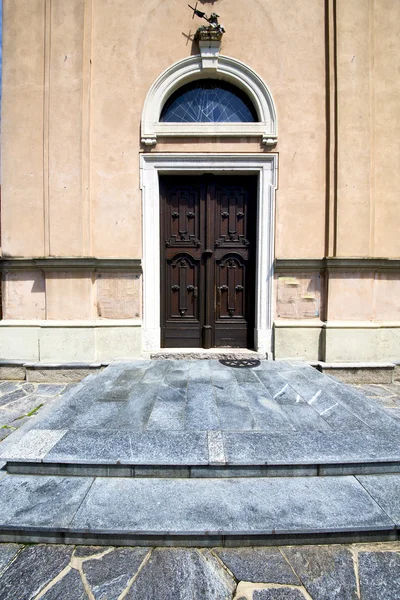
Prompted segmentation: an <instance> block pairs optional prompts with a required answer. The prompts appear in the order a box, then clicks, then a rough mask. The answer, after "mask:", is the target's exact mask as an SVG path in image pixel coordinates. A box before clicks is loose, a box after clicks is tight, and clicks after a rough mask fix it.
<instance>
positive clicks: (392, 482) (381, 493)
mask: <svg viewBox="0 0 400 600" xmlns="http://www.w3.org/2000/svg"><path fill="white" fill-rule="evenodd" d="M357 479H358V481H359V482H360V483H361V485H363V486H364V488H365V489H366V490H367V492H368V493H369V494H371V496H373V498H375V500H376V502H377V503H378V504H379V506H381V507H382V508H383V510H384V511H385V512H386V513H387V514H388V515H389V516H390V518H391V519H392V520H393V521H394V522H395V523H396V525H397V526H398V527H400V477H399V476H396V475H368V476H362V475H359V476H358V477H357Z"/></svg>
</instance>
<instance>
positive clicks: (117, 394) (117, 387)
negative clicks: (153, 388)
mask: <svg viewBox="0 0 400 600" xmlns="http://www.w3.org/2000/svg"><path fill="white" fill-rule="evenodd" d="M147 369H148V367H147V366H143V367H136V368H128V369H125V370H124V371H123V372H122V373H121V374H120V375H119V376H118V377H117V379H115V381H113V384H112V386H110V387H108V389H106V390H104V392H103V393H102V394H100V396H98V397H97V398H96V400H97V401H98V402H127V400H128V399H129V396H130V395H131V393H132V390H133V389H134V388H135V386H136V384H137V383H138V382H139V381H140V380H141V379H142V377H143V376H144V374H145V373H146V372H147Z"/></svg>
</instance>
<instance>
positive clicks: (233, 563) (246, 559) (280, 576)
mask: <svg viewBox="0 0 400 600" xmlns="http://www.w3.org/2000/svg"><path fill="white" fill-rule="evenodd" d="M214 553H215V554H217V556H218V557H219V558H220V559H221V560H222V562H223V563H224V564H225V565H226V566H227V567H228V569H229V570H230V571H231V573H232V574H233V576H234V577H235V579H237V580H238V581H251V582H254V583H280V584H284V583H287V584H292V585H300V581H299V579H298V577H297V576H296V574H295V573H294V571H293V569H292V568H291V567H290V565H289V564H288V562H287V561H286V560H285V558H284V556H283V555H282V553H281V552H280V550H277V549H276V548H237V549H236V548H232V549H230V548H216V549H215V550H214Z"/></svg>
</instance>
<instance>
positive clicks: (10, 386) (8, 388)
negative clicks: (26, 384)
mask: <svg viewBox="0 0 400 600" xmlns="http://www.w3.org/2000/svg"><path fill="white" fill-rule="evenodd" d="M20 385H21V382H19V381H1V382H0V394H1V395H3V394H8V393H10V392H14V391H15V390H17V389H19V387H20Z"/></svg>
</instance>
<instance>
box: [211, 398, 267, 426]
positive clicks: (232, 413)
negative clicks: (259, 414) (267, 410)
mask: <svg viewBox="0 0 400 600" xmlns="http://www.w3.org/2000/svg"><path fill="white" fill-rule="evenodd" d="M217 408H218V418H219V422H220V424H221V429H223V430H228V431H234V430H237V431H243V430H249V431H253V430H260V429H261V428H260V426H259V425H258V424H257V420H256V419H255V417H254V416H253V414H252V412H251V410H250V409H249V408H248V407H247V406H242V405H240V404H237V403H236V402H230V401H229V400H227V401H226V402H218V403H217Z"/></svg>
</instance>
